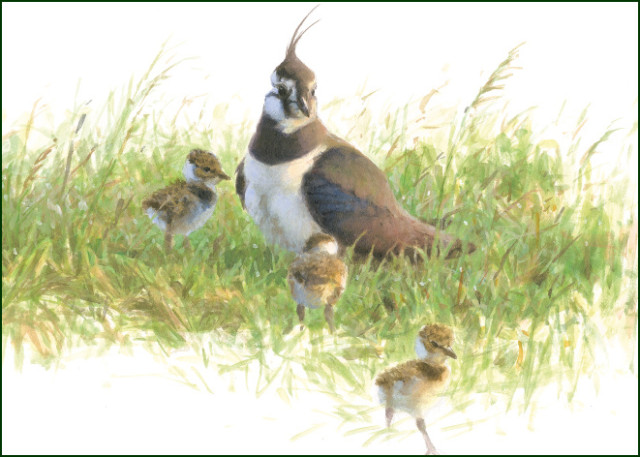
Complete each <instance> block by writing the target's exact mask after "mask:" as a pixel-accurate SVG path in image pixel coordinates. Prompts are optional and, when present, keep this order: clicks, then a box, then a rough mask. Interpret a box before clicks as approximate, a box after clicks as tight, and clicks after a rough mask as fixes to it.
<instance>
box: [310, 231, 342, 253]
mask: <svg viewBox="0 0 640 457" xmlns="http://www.w3.org/2000/svg"><path fill="white" fill-rule="evenodd" d="M302 252H305V253H315V252H326V253H327V254H330V255H336V254H338V242H337V241H336V239H335V238H334V237H332V236H331V235H327V234H326V233H315V234H313V235H311V236H310V237H309V238H308V239H307V242H306V243H305V245H304V248H303V250H302Z"/></svg>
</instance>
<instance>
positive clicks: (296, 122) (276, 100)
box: [264, 71, 313, 133]
mask: <svg viewBox="0 0 640 457" xmlns="http://www.w3.org/2000/svg"><path fill="white" fill-rule="evenodd" d="M271 84H272V85H273V88H272V89H271V90H270V91H269V92H268V93H267V95H266V96H265V99H264V113H265V114H266V115H267V116H269V117H270V118H271V119H273V120H274V121H276V122H277V123H278V125H279V127H280V130H281V131H283V132H284V133H291V132H295V131H296V130H298V129H299V128H301V127H304V126H305V125H307V124H308V123H309V122H311V121H312V120H313V119H312V118H311V117H307V116H305V114H304V113H303V112H302V111H301V110H300V108H299V107H298V94H297V88H296V83H295V81H294V80H292V79H287V78H280V77H278V75H277V74H276V72H275V71H274V72H273V73H272V74H271ZM278 85H284V86H285V87H286V88H287V90H288V92H289V96H288V97H287V99H286V100H282V99H281V98H280V97H279V96H278V87H277V86H278ZM283 103H287V104H288V105H289V107H290V110H289V115H287V113H286V112H285V110H284V107H283Z"/></svg>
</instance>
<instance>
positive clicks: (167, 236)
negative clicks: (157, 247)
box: [164, 230, 173, 254]
mask: <svg viewBox="0 0 640 457" xmlns="http://www.w3.org/2000/svg"><path fill="white" fill-rule="evenodd" d="M172 245H173V233H171V231H170V230H167V231H166V232H165V233H164V248H165V250H166V251H167V254H168V253H169V252H171V246H172Z"/></svg>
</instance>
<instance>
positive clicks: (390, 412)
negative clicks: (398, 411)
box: [384, 406, 394, 428]
mask: <svg viewBox="0 0 640 457" xmlns="http://www.w3.org/2000/svg"><path fill="white" fill-rule="evenodd" d="M393 412H394V411H393V408H392V407H390V406H388V407H387V408H386V409H385V410H384V417H385V419H386V420H387V428H389V427H391V421H392V420H393Z"/></svg>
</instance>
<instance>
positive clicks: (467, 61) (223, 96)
mask: <svg viewBox="0 0 640 457" xmlns="http://www.w3.org/2000/svg"><path fill="white" fill-rule="evenodd" d="M312 6H313V4H286V5H279V4H244V5H225V4H180V5H174V4H164V3H162V4H131V5H115V4H114V5H98V4H84V5H79V4H68V5H67V4H31V5H30V4H5V3H3V5H2V108H3V111H2V112H3V134H4V133H5V132H6V131H8V130H9V129H10V128H11V126H12V124H13V123H14V122H16V121H19V120H20V119H21V116H23V115H24V113H25V112H28V111H30V110H31V106H32V104H33V102H34V101H35V100H36V99H38V98H39V97H43V99H42V102H43V103H45V104H47V105H48V106H49V108H50V109H51V111H52V112H53V113H54V114H56V116H57V117H56V119H61V115H62V113H64V110H65V109H70V108H72V106H73V100H74V94H75V91H76V86H77V83H78V80H79V79H81V85H80V91H79V96H78V100H79V101H86V100H88V99H93V100H94V101H93V102H92V103H94V104H96V105H98V106H99V104H100V103H101V101H103V100H105V99H106V96H107V93H108V91H109V90H112V89H118V88H121V87H122V86H123V85H125V84H126V83H127V82H128V81H129V79H130V77H131V76H132V75H133V74H135V75H137V76H139V75H141V74H142V72H143V71H144V70H146V68H147V66H148V64H149V62H150V61H151V59H152V58H153V57H154V56H155V54H156V52H157V51H158V49H159V47H160V45H161V43H162V42H163V41H165V40H166V39H167V38H169V37H171V41H170V42H171V43H172V44H174V45H178V44H179V45H178V46H177V47H175V53H176V54H177V56H178V57H189V56H197V57H198V59H197V60H194V61H190V62H188V63H186V64H185V65H183V66H181V67H180V68H178V69H177V70H176V71H175V72H174V76H173V77H172V78H171V79H169V80H168V81H166V82H164V83H163V86H162V87H161V89H160V90H161V93H162V97H163V98H164V99H166V100H174V99H175V100H181V99H182V98H183V97H194V96H198V95H203V94H205V95H206V96H207V97H208V99H209V100H211V101H212V102H216V101H230V100H233V101H234V103H233V108H234V110H235V113H236V114H237V116H238V117H244V116H249V117H250V118H257V117H258V116H259V114H260V110H261V106H262V100H263V96H264V94H265V93H266V92H267V91H268V90H269V75H270V74H271V72H272V70H273V68H274V67H275V66H276V65H277V64H278V63H279V62H280V61H281V60H282V58H283V56H284V51H285V47H286V45H287V43H288V41H289V39H290V36H291V33H292V31H293V29H294V28H295V26H296V25H297V23H298V22H299V20H300V19H301V18H302V17H303V16H304V15H305V14H306V13H307V11H308V10H309V9H310V8H311V7H312ZM313 17H315V18H321V19H322V20H321V22H320V23H319V24H318V25H316V26H315V27H314V28H313V29H311V30H310V31H309V32H308V34H307V35H306V36H305V38H304V39H303V40H302V41H301V42H300V45H299V47H298V55H299V57H300V58H301V59H302V60H303V61H304V62H305V63H306V64H307V65H308V66H309V67H311V68H312V69H313V70H314V71H315V73H316V76H317V78H318V83H319V89H318V96H319V97H320V100H321V102H322V101H325V102H326V101H329V100H331V99H333V98H334V97H343V96H352V95H354V93H355V92H356V91H357V89H358V88H359V87H361V86H362V84H363V83H364V82H365V81H366V82H367V83H366V84H367V88H369V89H370V90H376V89H378V90H379V93H378V96H379V97H380V99H381V100H383V101H385V102H386V101H388V100H389V101H391V103H395V104H397V105H402V104H404V103H405V102H407V101H409V100H413V99H416V98H417V99H419V98H420V97H422V96H423V95H425V94H426V93H428V92H429V91H430V90H431V89H433V88H436V87H439V86H441V85H442V84H443V83H444V82H446V81H449V84H448V85H447V86H446V88H445V89H443V91H441V94H440V95H439V97H440V98H439V99H438V100H437V103H442V104H443V105H445V104H449V105H453V104H456V105H459V106H461V107H464V106H465V105H466V104H468V103H469V102H470V101H471V100H472V99H473V98H474V96H475V94H476V92H477V90H478V88H479V87H480V86H481V85H482V84H483V83H484V82H485V80H486V79H487V77H488V75H489V74H490V73H491V72H492V71H493V70H494V68H495V67H496V66H497V64H498V63H499V62H501V61H502V60H503V59H504V58H505V56H506V55H507V53H508V51H509V50H510V49H511V48H513V47H514V46H516V45H517V44H519V43H520V42H522V41H526V45H525V46H523V47H522V49H521V51H520V59H519V60H518V62H517V64H518V65H519V66H521V67H523V70H521V71H519V72H517V73H515V74H514V76H513V78H511V79H510V80H508V82H507V88H506V90H505V93H504V97H505V99H507V100H509V108H508V109H509V110H510V112H512V113H514V114H515V113H517V112H519V111H522V110H523V109H525V108H528V107H530V106H533V105H535V106H538V110H537V112H536V114H535V115H534V117H535V118H536V120H537V122H538V123H539V124H540V125H543V126H544V125H546V124H547V123H549V122H551V121H552V120H555V118H556V115H557V113H558V111H559V109H560V107H561V105H562V103H563V101H564V100H567V101H568V103H567V107H566V109H565V115H566V117H567V118H568V123H569V125H572V126H575V121H576V120H577V117H578V115H579V113H580V112H581V111H582V109H583V108H584V107H585V106H586V105H587V104H591V107H590V112H589V116H588V118H589V120H588V123H587V124H586V125H585V127H584V129H583V132H582V133H583V134H584V135H585V136H586V137H587V139H594V140H595V139H597V138H598V137H599V136H600V135H601V134H602V133H603V132H604V131H605V130H606V128H607V126H608V125H609V124H610V122H611V121H613V120H615V119H620V120H619V121H618V122H619V124H616V125H617V126H619V127H623V128H625V129H628V128H629V127H630V126H631V124H632V122H633V121H635V120H637V86H638V60H637V56H638V44H637V43H638V22H637V20H638V8H637V4H624V5H622V4H606V5H604V4H582V5H581V4H570V5H563V4H552V5H550V4H534V5H530V4H516V5H505V4H474V5H470V4H463V5H456V4H446V5H444V4H408V5H398V4H394V5H388V4H371V5H366V4H353V5H349V4H347V5H338V4H323V5H321V6H320V8H318V10H316V12H315V13H314V15H313ZM435 102H436V100H435V99H434V100H432V102H431V103H435ZM380 106H382V105H380ZM382 114H383V113H382ZM346 130H348V126H345V128H344V131H346ZM625 134H626V133H625ZM621 136H622V135H621ZM635 138H637V133H636V134H635ZM621 141H622V139H620V138H613V141H612V142H611V144H610V145H605V146H603V148H602V151H603V153H602V154H601V157H602V159H601V160H603V161H605V162H606V161H607V160H613V159H612V158H613V157H617V153H618V151H619V147H620V144H621ZM586 143H587V142H586V141H585V144H586ZM635 145H636V147H635V149H634V151H635V152H634V159H633V163H631V164H629V172H630V173H631V174H634V173H637V171H636V168H637V139H636V140H635ZM636 344H637V342H636ZM154 364H155V362H154V361H153V360H151V359H150V358H145V357H143V356H140V358H138V359H135V361H130V360H129V359H128V358H122V357H119V356H113V357H112V358H111V359H104V360H103V359H94V360H92V361H80V362H78V361H75V362H73V363H71V362H70V363H68V364H67V366H68V368H66V369H64V370H61V371H59V372H58V373H57V374H54V373H51V372H47V373H43V372H42V371H41V370H40V369H39V368H36V367H32V368H28V369H27V370H26V372H25V374H24V375H22V376H18V375H16V374H15V373H12V370H11V369H10V368H11V365H10V364H9V365H8V364H7V363H6V361H5V363H4V364H3V393H2V395H3V410H2V414H3V430H2V434H3V436H2V438H3V439H2V441H3V452H11V451H13V452H16V451H19V450H39V451H40V452H64V451H74V452H82V451H88V452H90V451H94V452H99V451H112V452H116V451H120V452H128V451H131V452H136V451H138V452H144V451H145V450H147V451H155V452H162V451H165V452H197V451H202V452H216V451H222V450H227V451H234V450H235V452H242V451H243V450H252V451H254V452H260V450H261V451H262V452H278V451H282V452H294V451H299V452H322V451H325V452H326V451H330V450H332V449H335V450H336V451H340V452H359V451H360V452H378V451H380V450H387V451H392V452H393V451H395V452H412V451H413V452H417V451H420V450H421V445H422V443H421V442H420V439H419V436H416V437H414V438H415V439H414V440H407V441H405V442H402V443H388V444H386V445H385V446H386V447H384V446H381V447H379V448H378V447H375V446H374V447H373V448H371V447H369V448H365V449H362V448H360V447H359V446H360V444H361V442H362V441H363V439H360V438H358V439H355V438H353V437H352V438H350V439H347V438H344V437H343V435H342V432H337V431H336V430H335V426H330V427H328V428H326V430H327V433H324V434H320V435H318V436H321V437H320V438H318V437H316V435H314V434H311V435H309V436H308V437H307V439H303V440H300V441H297V442H295V443H290V442H289V441H288V437H290V436H292V435H294V434H295V433H297V432H299V431H301V430H304V428H307V427H308V426H311V425H313V422H312V420H311V417H312V416H313V414H315V413H313V414H312V413H310V412H309V411H311V410H312V409H314V408H315V409H318V408H320V407H321V405H322V403H321V402H322V399H321V398H320V399H319V398H317V397H313V396H311V395H310V396H309V397H308V398H304V397H303V399H302V400H301V401H300V403H298V404H296V405H295V408H294V409H284V408H283V409H282V410H281V411H280V410H278V408H279V406H277V405H279V403H277V402H270V401H271V400H269V401H266V403H265V400H262V401H256V400H255V399H253V398H252V397H251V396H241V397H237V396H231V395H230V394H229V395H226V394H224V392H223V393H222V394H221V393H219V392H218V394H217V396H214V397H208V396H205V397H203V396H202V394H201V393H199V392H196V391H192V390H189V389H188V388H186V387H184V386H182V385H181V384H178V383H175V382H168V381H166V380H158V379H156V378H149V377H143V378H140V377H135V378H128V377H124V378H117V382H115V381H113V379H114V378H113V376H112V375H113V374H114V373H125V375H124V376H129V375H130V374H131V372H132V371H134V372H136V373H137V374H140V373H147V374H149V373H154V372H157V371H163V368H162V367H158V366H156V365H154ZM132 366H133V367H135V369H132V368H131V367H132ZM7 368H9V369H8V370H7ZM605 374H606V371H605ZM609 374H610V375H611V376H610V377H609V378H608V377H606V376H604V377H603V378H602V379H603V381H602V383H601V385H602V386H603V390H604V393H602V392H601V394H600V396H598V397H596V396H594V395H592V394H588V395H587V394H585V397H584V398H583V399H582V403H580V401H578V404H582V409H580V410H579V411H580V412H579V413H576V414H573V415H571V414H570V412H567V411H566V410H565V409H559V410H557V411H553V410H551V411H548V412H547V413H546V414H544V413H538V414H539V416H538V417H541V418H542V420H540V421H538V422H537V423H538V424H541V425H539V426H538V428H537V429H535V430H537V432H535V433H534V432H532V431H530V430H528V429H525V428H526V427H527V424H528V419H527V418H524V419H522V418H520V419H515V418H514V419H513V421H512V422H511V421H509V422H508V423H507V425H506V426H504V425H503V426H501V427H502V428H501V427H497V426H494V425H493V423H492V422H491V425H490V426H487V427H488V428H485V429H482V428H480V429H478V428H476V429H475V430H476V432H475V434H474V433H469V434H466V435H462V436H461V437H460V438H457V439H456V440H450V441H446V436H445V435H442V434H441V433H438V431H437V430H438V428H437V427H436V428H435V430H436V431H434V432H432V433H433V434H432V438H433V439H434V441H435V442H436V444H437V445H440V447H441V448H442V450H443V451H445V452H446V451H447V450H448V452H455V451H456V449H457V450H458V451H460V452H481V453H484V452H487V453H490V452H492V451H494V450H502V451H503V452H509V451H515V452H536V451H538V452H542V451H547V452H571V451H575V452H590V451H591V452H598V451H601V452H606V453H609V452H615V451H627V452H632V453H634V452H635V453H637V436H638V435H637V417H638V416H637V406H633V405H637V377H635V376H626V377H624V378H623V379H620V378H618V377H617V376H619V374H615V376H616V377H614V374H613V373H609ZM131 379H134V381H132V380H131ZM141 379H142V380H143V381H141ZM607 379H608V381H606V380H607ZM620 386H623V387H628V388H620ZM630 392H631V398H629V397H628V395H630ZM236 395H239V394H236ZM205 398H206V399H205ZM239 398H241V399H239ZM220 402H222V403H220ZM234 402H236V403H234ZM271 405H276V406H274V408H276V410H271V411H265V410H268V409H269V408H270V407H271ZM558 405H560V403H558ZM630 405H631V407H632V409H630V410H629V409H627V408H628V407H629V406H630ZM559 408H564V407H562V406H559ZM634 408H635V409H634ZM220 411H225V412H224V413H223V414H222V415H221V413H220ZM265 416H271V417H279V418H280V419H279V420H276V421H273V420H268V419H265V418H264V417H265ZM381 423H382V417H381ZM598 423H600V424H602V427H594V424H598ZM223 424H224V425H223ZM229 424H230V425H229ZM221 430H224V432H221ZM478 430H481V431H482V432H479V431H478ZM500 430H502V433H503V434H500ZM505 430H506V432H505ZM535 430H534V431H535ZM227 432H228V433H227ZM505 433H506V435H505ZM443 440H444V441H443ZM394 446H397V447H394ZM416 446H418V447H417V448H416Z"/></svg>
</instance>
